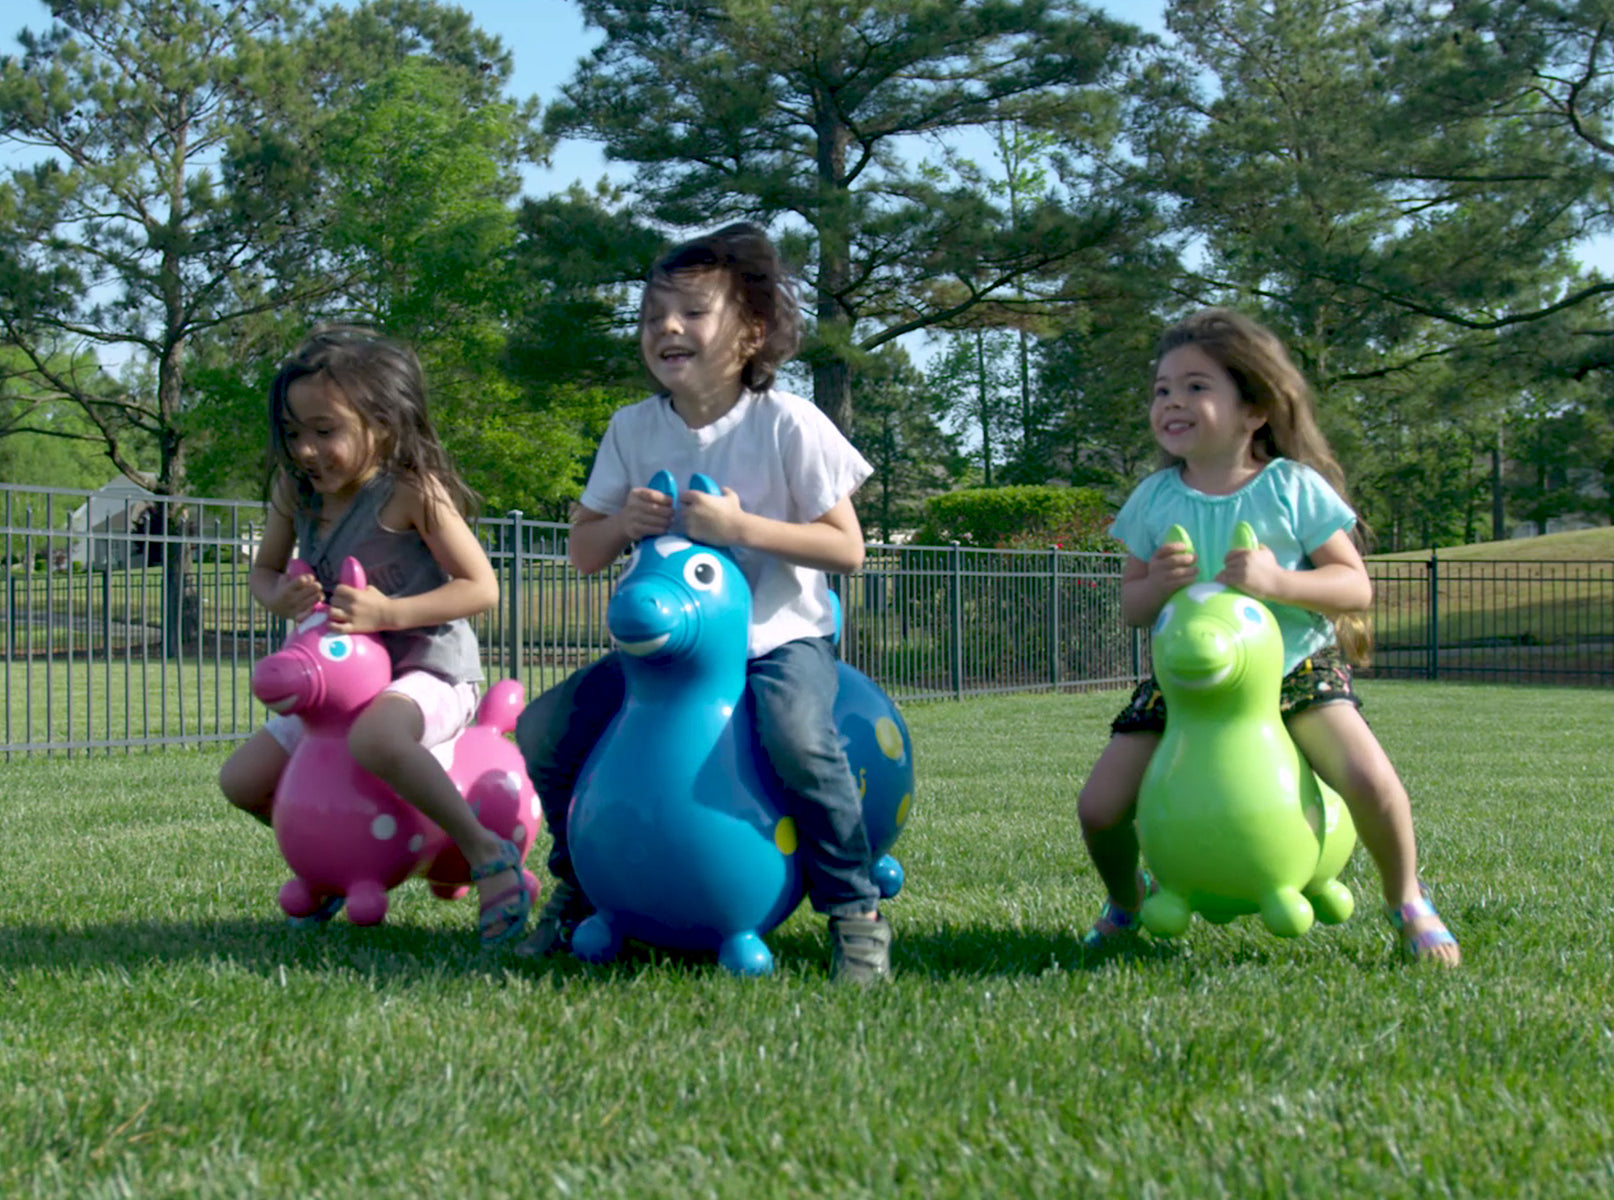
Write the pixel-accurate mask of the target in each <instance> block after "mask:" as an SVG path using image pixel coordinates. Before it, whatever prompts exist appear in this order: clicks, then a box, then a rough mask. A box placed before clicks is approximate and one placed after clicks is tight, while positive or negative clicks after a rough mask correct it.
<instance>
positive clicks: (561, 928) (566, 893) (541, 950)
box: [515, 879, 594, 958]
mask: <svg viewBox="0 0 1614 1200" xmlns="http://www.w3.org/2000/svg"><path fill="white" fill-rule="evenodd" d="M593 915H594V906H593V905H592V904H590V903H589V899H588V897H587V896H585V895H584V894H583V889H582V888H580V887H578V886H577V885H576V884H575V883H567V882H566V881H565V880H563V879H561V880H556V881H555V886H554V887H552V888H550V890H549V900H548V902H547V903H545V904H544V907H543V909H542V910H541V911H540V912H539V914H538V924H537V925H536V926H535V927H534V928H533V931H532V933H530V934H528V935H527V939H526V940H525V941H524V942H522V943H520V944H519V945H518V946H516V949H515V953H517V954H518V955H520V956H521V957H522V958H548V957H549V956H550V955H551V954H564V953H565V952H566V951H568V950H570V949H571V948H572V934H573V933H574V932H576V930H577V927H578V926H579V925H581V924H582V923H583V922H584V921H586V920H588V918H590V917H592V916H593Z"/></svg>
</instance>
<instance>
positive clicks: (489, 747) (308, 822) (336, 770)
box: [252, 558, 543, 925]
mask: <svg viewBox="0 0 1614 1200" xmlns="http://www.w3.org/2000/svg"><path fill="white" fill-rule="evenodd" d="M289 572H290V573H291V574H292V575H307V574H310V573H311V572H310V570H309V567H308V564H307V563H305V562H302V561H301V560H299V559H293V560H292V562H291V565H290V567H289ZM341 581H342V582H343V583H345V584H348V585H349V586H351V587H356V588H362V587H364V586H365V578H364V568H363V567H361V566H360V565H359V562H358V560H357V559H354V558H349V559H347V560H346V561H345V562H343V564H342V570H341ZM328 622H329V611H328V609H327V607H326V605H325V604H323V603H321V604H318V605H316V606H315V607H314V611H313V612H312V613H310V614H309V615H308V616H307V617H305V618H304V619H303V621H302V623H301V624H299V625H298V626H297V629H296V630H295V631H294V632H293V634H292V636H291V639H290V640H289V641H288V642H287V643H286V645H285V647H284V648H283V649H281V650H279V651H277V652H275V653H274V654H271V655H268V656H267V657H265V658H262V659H260V660H259V661H258V663H257V665H256V666H255V667H253V669H252V694H253V695H254V696H256V697H257V698H258V699H259V700H261V701H263V702H264V703H265V704H266V705H268V706H269V707H270V708H271V709H273V710H274V711H275V712H277V713H287V714H289V713H295V714H297V715H298V716H299V717H301V718H302V719H303V724H304V727H305V733H304V735H303V739H302V741H300V742H299V743H298V744H297V748H296V750H294V751H293V752H292V755H291V759H290V760H289V761H288V762H287V763H286V770H285V772H284V773H283V774H282V775H281V777H280V783H279V785H278V786H277V787H276V788H275V803H274V810H273V813H274V828H275V838H276V840H277V841H278V842H279V843H280V852H281V854H283V855H284V856H285V859H286V864H287V865H288V866H289V867H291V869H292V875H293V877H292V878H291V879H290V880H288V881H287V882H286V884H285V886H283V887H282V888H281V889H280V907H281V908H283V909H285V911H286V913H287V914H288V915H290V916H293V917H306V916H308V915H309V914H310V913H312V912H314V910H315V909H316V908H318V907H319V906H320V905H321V904H322V903H323V902H325V901H326V900H327V899H328V898H329V897H331V896H345V897H346V898H347V914H348V919H349V920H351V921H352V922H353V923H354V924H355V925H376V924H379V923H380V922H381V921H382V919H383V918H385V917H386V915H387V893H388V892H389V891H390V890H392V889H393V888H395V887H397V886H398V885H399V884H400V883H402V882H403V881H404V880H405V879H407V878H409V877H410V876H411V875H417V874H419V875H424V876H426V879H427V881H428V882H429V883H430V885H431V890H432V893H433V894H434V895H436V896H437V897H439V898H440V899H444V900H456V899H458V898H459V897H461V896H463V895H465V894H466V892H468V891H469V890H470V879H471V872H470V867H469V865H468V864H467V863H466V861H465V856H464V855H463V854H461V853H460V851H459V848H458V847H457V846H455V845H454V844H453V843H452V842H451V841H449V839H448V835H447V834H445V833H444V832H443V831H442V830H441V829H439V828H438V827H437V826H436V825H435V824H434V823H433V822H431V821H429V820H427V819H426V818H425V817H424V816H422V815H421V814H420V813H418V812H416V811H415V809H414V808H413V807H411V806H410V805H408V804H406V803H404V801H402V800H400V799H399V798H398V796H397V794H396V793H395V792H393V790H392V789H391V788H389V787H388V786H387V785H386V784H384V783H382V782H381V781H380V780H379V779H377V778H376V777H375V776H374V775H371V774H370V773H369V772H368V771H365V770H363V769H362V768H361V767H360V766H359V765H358V764H357V763H355V762H354V761H353V756H352V755H351V754H350V753H349V752H348V747H347V736H348V727H349V726H350V725H352V723H353V719H354V718H355V717H356V716H357V715H358V714H359V713H360V712H362V711H363V710H364V706H365V705H367V704H368V703H369V702H370V701H371V700H372V699H374V698H375V697H376V695H378V694H379V693H380V691H381V689H382V688H384V687H386V686H387V683H388V682H389V681H390V680H391V679H392V660H391V659H390V658H389V657H388V655H387V649H386V647H385V646H384V645H382V643H381V639H380V638H378V637H376V636H375V635H374V634H363V633H354V634H346V633H335V632H332V631H331V629H330V628H329V627H328ZM521 705H522V688H521V685H520V684H519V683H517V682H516V681H515V680H513V679H507V680H503V681H502V682H499V683H496V684H494V685H493V687H491V688H490V689H489V690H488V694H487V695H486V696H485V697H484V698H483V700H482V704H481V706H480V707H479V708H478V709H477V713H476V722H475V724H473V725H470V726H468V727H467V728H466V729H465V730H464V731H463V732H462V733H460V735H459V736H458V737H456V738H455V739H454V740H453V741H450V742H446V743H444V744H443V745H441V746H434V747H433V748H432V753H433V754H434V755H436V756H437V759H438V760H439V761H440V762H441V763H442V764H443V767H444V769H445V770H446V771H447V772H448V777H449V778H450V779H452V780H453V781H454V785H455V786H456V787H457V788H459V790H460V793H461V794H462V795H463V796H464V797H465V799H466V801H467V802H468V803H469V804H470V806H471V811H472V812H474V813H476V815H477V819H478V820H480V821H481V822H482V824H483V825H485V826H487V827H488V828H489V829H490V830H492V831H493V832H494V833H496V834H498V835H499V836H500V837H502V838H507V839H509V840H510V841H512V842H514V843H515V844H516V845H517V846H518V847H520V849H521V856H522V859H523V860H525V859H526V856H527V853H528V851H530V850H531V849H532V843H533V839H534V838H535V837H537V834H538V827H539V823H540V822H541V821H542V819H543V818H542V816H541V815H540V813H539V808H538V797H537V794H536V793H535V792H534V791H533V790H532V784H531V783H529V782H528V780H527V772H526V770H525V768H524V767H523V765H522V762H521V754H520V752H519V751H518V750H517V749H516V747H515V744H514V743H513V742H511V741H510V740H509V739H508V738H507V737H505V736H504V735H505V734H507V733H509V732H510V730H511V729H513V728H514V727H515V722H516V716H517V714H518V713H520V711H521ZM523 874H524V875H525V876H526V882H527V886H528V887H529V888H531V889H532V890H533V893H534V895H536V894H537V881H536V880H535V879H534V878H533V876H532V873H531V872H530V871H524V872H523Z"/></svg>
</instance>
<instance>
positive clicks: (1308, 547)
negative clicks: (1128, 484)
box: [1110, 458, 1356, 675]
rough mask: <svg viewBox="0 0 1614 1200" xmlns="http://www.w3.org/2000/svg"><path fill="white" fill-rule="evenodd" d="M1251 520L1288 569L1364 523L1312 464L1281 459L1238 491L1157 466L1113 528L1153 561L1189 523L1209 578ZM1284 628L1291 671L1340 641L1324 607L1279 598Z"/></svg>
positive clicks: (1306, 564)
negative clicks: (1201, 485) (1224, 491)
mask: <svg viewBox="0 0 1614 1200" xmlns="http://www.w3.org/2000/svg"><path fill="white" fill-rule="evenodd" d="M1240 521H1248V522H1249V523H1250V525H1251V526H1252V527H1253V528H1254V529H1255V534H1256V537H1257V538H1259V539H1260V542H1261V544H1262V545H1263V546H1265V547H1266V548H1267V549H1268V550H1270V551H1272V556H1273V558H1274V559H1275V560H1276V562H1277V565H1278V566H1279V567H1280V568H1281V569H1283V570H1285V571H1300V570H1306V569H1308V568H1310V567H1311V565H1312V562H1311V557H1310V555H1311V552H1312V551H1313V550H1315V549H1317V548H1318V547H1319V546H1322V545H1324V544H1325V543H1326V542H1327V541H1328V540H1329V539H1330V538H1332V537H1333V536H1334V535H1335V534H1336V533H1338V532H1340V531H1341V530H1347V531H1348V530H1350V529H1352V528H1354V527H1355V525H1356V514H1355V513H1353V512H1352V511H1351V507H1350V505H1348V504H1346V503H1345V501H1344V500H1343V499H1341V498H1340V494H1339V493H1338V492H1336V491H1335V490H1334V489H1333V488H1332V487H1330V486H1329V484H1328V481H1327V480H1326V479H1324V478H1323V477H1322V475H1320V474H1319V473H1318V472H1316V471H1315V470H1313V469H1312V468H1311V467H1308V466H1306V465H1305V464H1304V463H1298V462H1293V461H1291V460H1289V459H1287V458H1276V459H1273V460H1272V461H1271V462H1269V463H1266V464H1265V465H1264V466H1263V467H1262V468H1261V469H1260V471H1259V472H1258V473H1257V474H1256V475H1255V476H1254V477H1253V478H1251V479H1250V480H1249V481H1248V482H1247V483H1245V484H1244V485H1243V486H1242V487H1240V488H1239V489H1238V490H1237V491H1234V492H1231V493H1229V494H1228V495H1225V496H1219V495H1214V494H1207V493H1205V492H1201V491H1197V490H1195V489H1194V488H1193V487H1190V486H1189V485H1188V484H1187V483H1185V482H1184V481H1183V477H1182V469H1181V468H1180V467H1176V466H1172V467H1167V468H1166V469H1165V470H1163V471H1156V472H1155V473H1154V474H1153V475H1151V476H1149V478H1147V479H1145V480H1144V481H1143V482H1142V483H1141V484H1139V485H1138V489H1137V491H1135V492H1133V493H1132V495H1131V496H1130V497H1128V498H1127V502H1126V504H1125V505H1123V506H1122V508H1121V512H1120V515H1119V516H1117V517H1116V518H1115V523H1114V524H1113V525H1111V526H1110V532H1111V533H1112V534H1114V536H1115V537H1116V538H1117V539H1118V540H1119V541H1120V542H1121V543H1122V544H1124V545H1125V546H1126V548H1127V549H1128V550H1129V551H1131V553H1132V555H1133V556H1134V557H1135V558H1137V559H1139V560H1141V561H1143V562H1147V561H1148V560H1149V559H1150V558H1152V557H1153V556H1154V552H1155V551H1156V550H1158V549H1159V548H1160V544H1161V543H1162V542H1163V541H1165V538H1166V531H1167V530H1168V529H1170V528H1171V527H1172V526H1173V525H1181V526H1182V527H1183V528H1184V529H1186V530H1187V531H1188V538H1189V541H1190V542H1191V543H1192V544H1193V546H1194V547H1195V551H1196V555H1197V557H1198V564H1197V573H1198V578H1200V579H1203V580H1209V579H1211V578H1213V577H1214V575H1215V568H1216V567H1217V566H1218V565H1219V564H1220V563H1221V561H1222V559H1223V558H1224V557H1225V556H1226V554H1227V551H1228V547H1229V546H1230V545H1231V544H1232V536H1233V527H1234V526H1236V525H1237V524H1238V523H1239V522H1240ZM1269 607H1270V608H1271V610H1272V615H1273V616H1274V617H1275V618H1277V621H1278V628H1279V629H1281V630H1282V631H1283V651H1284V660H1283V672H1284V674H1285V675H1287V674H1288V673H1289V672H1291V671H1293V670H1294V669H1295V668H1296V667H1297V666H1299V665H1300V663H1301V662H1302V661H1304V660H1305V659H1306V658H1308V657H1310V656H1311V655H1313V654H1315V653H1317V652H1318V651H1319V650H1322V649H1324V648H1325V647H1327V646H1331V645H1333V644H1334V623H1333V622H1332V621H1331V620H1329V619H1328V617H1326V616H1325V615H1323V614H1322V613H1320V612H1316V611H1315V610H1312V609H1307V608H1299V607H1296V606H1295V605H1292V604H1282V603H1276V602H1274V603H1272V604H1271V605H1269Z"/></svg>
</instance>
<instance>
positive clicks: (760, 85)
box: [546, 0, 1143, 429]
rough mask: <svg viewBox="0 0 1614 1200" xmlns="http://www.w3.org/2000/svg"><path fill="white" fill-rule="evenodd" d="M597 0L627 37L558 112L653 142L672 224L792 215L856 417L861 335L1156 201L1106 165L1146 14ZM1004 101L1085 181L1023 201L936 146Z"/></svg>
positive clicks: (925, 320) (948, 304) (973, 297)
mask: <svg viewBox="0 0 1614 1200" xmlns="http://www.w3.org/2000/svg"><path fill="white" fill-rule="evenodd" d="M580 4H581V7H582V9H583V13H584V17H585V19H586V20H587V22H588V23H589V24H590V25H592V26H595V27H596V28H598V29H600V30H602V31H603V32H604V34H605V39H604V41H603V43H602V44H601V45H600V46H599V47H598V48H597V49H596V50H595V51H594V53H593V56H592V58H591V59H590V60H588V61H587V62H585V63H584V64H583V65H582V66H581V67H580V69H579V71H578V73H577V75H576V76H575V77H574V78H573V79H572V80H571V82H570V83H568V84H567V85H566V87H565V88H564V89H563V99H562V100H561V101H559V102H557V103H556V104H555V105H553V106H552V107H551V108H550V110H549V113H548V123H547V125H546V128H547V129H548V130H549V131H550V132H552V133H554V134H556V135H565V136H578V137H585V138H591V139H594V140H597V141H600V142H603V143H604V145H605V148H606V152H607V153H608V154H609V155H610V156H611V157H612V158H614V159H617V160H619V161H622V162H629V163H634V164H636V167H637V171H636V175H635V178H634V188H635V190H636V191H637V193H638V194H639V196H640V197H641V201H642V203H643V206H644V210H645V213H646V214H647V215H648V216H649V217H651V218H653V219H655V220H657V221H660V222H663V223H665V224H666V225H669V226H672V227H677V228H687V227H691V226H709V225H711V224H713V223H716V222H719V221H723V220H727V219H731V218H736V217H742V216H746V217H755V218H760V219H762V220H764V221H770V222H771V221H773V220H775V219H777V220H778V222H779V228H780V229H781V230H782V231H783V233H784V235H785V236H784V237H783V238H782V241H783V244H784V246H785V249H786V252H787V254H788V255H789V256H790V257H791V258H792V259H793V260H794V261H797V262H800V263H803V264H806V271H807V276H808V282H809V283H810V285H811V288H812V309H813V313H814V315H815V317H816V344H815V346H814V347H813V348H812V350H811V352H810V355H809V361H810V362H811V365H812V370H813V395H814V399H815V400H816V401H817V403H818V404H819V406H820V407H821V408H823V409H824V410H825V411H826V412H827V413H828V414H829V415H830V416H831V418H832V419H834V420H835V422H836V423H837V424H838V425H839V426H840V427H841V428H842V429H850V428H851V427H852V407H851V406H852V387H851V378H852V371H853V367H854V365H855V363H856V360H857V357H858V355H859V354H860V353H867V352H869V351H872V350H874V349H875V348H877V347H879V346H881V345H884V344H885V343H887V342H890V341H893V340H895V339H897V338H899V337H901V336H903V335H904V334H907V333H912V332H915V331H917V330H922V329H926V328H930V327H932V326H937V325H943V324H945V323H947V322H950V321H955V320H957V319H958V318H959V317H960V316H962V315H963V314H964V313H966V312H968V311H969V310H970V309H971V308H972V307H974V306H975V305H977V304H980V303H982V302H983V301H986V300H989V299H993V298H996V297H1005V298H1009V297H1010V293H1011V292H1012V290H1013V289H1014V288H1015V287H1016V285H1017V284H1018V283H1020V282H1021V281H1025V280H1032V279H1050V278H1056V277H1062V276H1063V273H1064V272H1065V271H1066V270H1067V268H1070V267H1072V266H1074V265H1075V264H1077V263H1079V262H1083V261H1089V260H1090V261H1093V262H1099V261H1105V260H1107V259H1108V257H1109V256H1110V255H1111V254H1112V253H1113V252H1114V250H1115V248H1116V247H1117V246H1118V245H1121V244H1123V243H1125V242H1126V241H1127V240H1128V238H1129V235H1130V230H1131V229H1132V228H1133V226H1134V218H1136V217H1138V216H1140V214H1141V213H1142V212H1143V207H1142V205H1141V204H1140V203H1139V202H1138V200H1137V198H1136V195H1135V193H1127V192H1119V191H1112V190H1110V189H1109V188H1107V187H1105V186H1103V184H1102V177H1101V176H1100V175H1099V174H1098V173H1097V172H1095V171H1092V170H1091V160H1092V159H1094V158H1095V157H1096V156H1099V155H1102V154H1103V153H1105V152H1106V151H1107V150H1108V148H1109V141H1110V139H1111V137H1112V135H1113V133H1114V132H1115V131H1116V129H1117V127H1118V117H1117V114H1116V109H1117V96H1116V91H1115V89H1114V87H1113V85H1114V83H1115V82H1116V80H1117V79H1118V77H1119V73H1120V71H1121V70H1122V69H1123V67H1124V64H1125V61H1126V56H1127V54H1128V52H1129V51H1130V50H1131V48H1133V47H1135V46H1136V45H1138V44H1139V43H1140V40H1141V37H1142V35H1141V34H1140V33H1139V31H1137V30H1136V29H1134V28H1132V27H1130V26H1127V25H1123V24H1119V23H1117V22H1114V21H1110V20H1108V19H1106V18H1103V17H1101V16H1099V15H1097V14H1096V13H1094V12H1092V11H1090V10H1088V9H1086V8H1083V7H1082V6H1081V5H1079V4H1076V3H1072V2H1070V0H1002V2H997V0H993V2H990V3H988V2H986V0H860V2H858V3H841V2H834V3H824V2H823V0H784V2H783V3H769V4H762V3H758V2H757V0H717V2H715V3H712V4H707V5H692V4H687V3H683V2H682V0H580ZM1002 121H1015V122H1021V123H1023V124H1024V125H1026V126H1027V127H1033V128H1041V127H1049V126H1055V127H1057V128H1058V129H1059V130H1060V131H1061V135H1062V136H1063V137H1064V138H1065V139H1066V141H1067V143H1068V145H1069V147H1070V152H1069V161H1070V163H1071V164H1072V167H1071V170H1072V173H1073V176H1075V175H1076V174H1078V173H1079V172H1080V171H1082V170H1086V171H1087V174H1086V175H1085V176H1083V177H1082V178H1083V179H1084V181H1092V182H1093V186H1092V187H1090V188H1088V189H1087V190H1085V191H1084V193H1083V195H1082V196H1081V197H1080V202H1079V203H1064V204H1056V203H1047V204H1042V205H1038V206H1035V207H1034V208H1031V209H1029V210H1028V211H1026V212H1025V213H1024V214H1023V216H1022V219H1021V220H1020V221H1019V222H1018V223H1012V222H1010V221H1008V220H1006V219H1005V217H1004V213H1003V211H1002V209H1001V207H1000V205H999V204H997V203H994V202H993V199H992V198H991V197H990V196H988V195H987V194H985V193H984V192H983V191H982V190H981V189H980V188H977V187H974V186H972V185H971V184H970V182H968V181H962V180H960V179H958V177H957V173H956V172H955V171H954V170H953V169H952V165H951V163H950V161H949V158H948V154H947V152H946V151H945V150H936V149H934V147H936V146H937V145H938V144H940V143H945V142H946V141H947V140H948V139H957V138H959V137H961V136H964V135H966V134H968V133H970V132H971V131H978V130H985V129H991V128H993V127H995V126H996V125H997V124H998V123H999V122H1002ZM1057 298H1058V296H1057V289H1055V290H1054V291H1053V292H1052V293H1050V294H1047V295H1044V296H1043V297H1041V299H1040V301H1039V302H1041V303H1046V302H1048V301H1049V300H1050V299H1057Z"/></svg>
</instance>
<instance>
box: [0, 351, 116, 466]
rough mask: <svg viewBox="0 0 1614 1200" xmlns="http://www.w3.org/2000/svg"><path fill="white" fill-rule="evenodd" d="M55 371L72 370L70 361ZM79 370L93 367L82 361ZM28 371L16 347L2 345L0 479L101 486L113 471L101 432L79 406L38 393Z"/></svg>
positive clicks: (25, 362)
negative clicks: (104, 450)
mask: <svg viewBox="0 0 1614 1200" xmlns="http://www.w3.org/2000/svg"><path fill="white" fill-rule="evenodd" d="M59 369H61V370H63V371H66V372H68V373H72V371H73V370H74V368H73V367H71V366H70V365H68V364H59ZM77 369H78V370H84V371H93V370H95V369H96V368H95V364H94V363H81V364H79V366H78V368H77ZM30 374H31V373H30V372H29V371H28V369H27V360H26V359H24V358H23V356H22V354H21V353H20V352H19V351H17V350H13V349H7V348H4V347H0V483H27V484H35V485H39V486H50V487H76V488H96V487H100V486H101V484H103V483H105V482H106V477H107V473H108V472H109V471H110V470H111V469H112V468H111V464H109V463H108V462H107V460H106V455H105V454H104V453H103V451H102V442H101V438H100V435H99V434H98V433H97V432H96V430H95V428H94V426H92V425H91V424H90V423H89V421H88V420H87V419H86V418H85V416H84V414H83V413H82V412H80V411H78V407H77V405H75V404H73V403H72V402H71V401H69V400H65V399H63V398H62V397H60V396H54V395H51V394H49V393H44V394H41V393H40V392H39V391H38V390H37V389H36V386H35V383H34V381H33V380H32V379H31V378H30Z"/></svg>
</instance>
